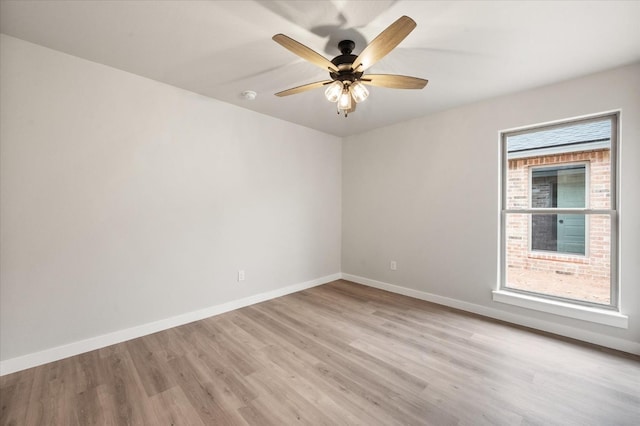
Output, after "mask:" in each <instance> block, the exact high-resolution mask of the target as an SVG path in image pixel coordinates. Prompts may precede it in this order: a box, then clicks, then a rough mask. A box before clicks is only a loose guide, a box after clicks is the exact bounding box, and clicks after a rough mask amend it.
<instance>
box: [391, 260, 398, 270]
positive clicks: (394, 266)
mask: <svg viewBox="0 0 640 426" xmlns="http://www.w3.org/2000/svg"><path fill="white" fill-rule="evenodd" d="M389 269H391V270H392V271H395V270H396V269H398V263H397V262H396V261H395V260H392V261H391V263H390V264H389Z"/></svg>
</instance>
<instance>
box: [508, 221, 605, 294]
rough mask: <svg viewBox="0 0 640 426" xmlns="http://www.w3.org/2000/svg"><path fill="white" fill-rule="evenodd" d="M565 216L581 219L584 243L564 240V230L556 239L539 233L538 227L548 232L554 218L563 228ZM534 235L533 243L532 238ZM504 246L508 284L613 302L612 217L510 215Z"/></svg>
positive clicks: (519, 288)
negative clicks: (611, 286) (611, 287)
mask: <svg viewBox="0 0 640 426" xmlns="http://www.w3.org/2000/svg"><path fill="white" fill-rule="evenodd" d="M560 220H564V221H565V223H566V221H570V222H581V223H582V226H583V231H582V233H581V238H582V243H581V244H577V245H576V243H571V242H570V241H569V242H564V243H563V240H562V239H563V238H565V236H563V235H561V234H560V232H558V233H557V234H556V238H555V239H554V238H553V237H549V238H543V237H541V236H538V237H536V236H535V235H536V233H537V231H538V230H539V229H538V227H542V228H544V232H548V231H549V229H552V228H553V223H554V222H555V223H556V226H557V227H559V226H560V223H559V222H560ZM530 225H531V233H530V232H529V226H530ZM529 235H531V236H532V237H531V239H532V241H529ZM530 244H531V250H530V249H529V247H530ZM562 244H564V247H563V246H562ZM554 246H555V249H554ZM575 247H580V249H576V248H575ZM505 248H506V250H505V261H506V279H505V286H506V287H507V288H512V289H518V290H525V291H531V292H535V293H541V294H546V295H551V296H557V297H563V298H567V299H575V300H581V301H586V302H593V303H599V304H604V305H608V304H610V302H611V300H610V294H611V291H610V282H611V275H610V273H611V259H610V254H611V220H610V217H609V215H585V214H569V215H549V214H513V213H508V214H507V215H506V247H505Z"/></svg>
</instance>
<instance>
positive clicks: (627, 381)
mask: <svg viewBox="0 0 640 426" xmlns="http://www.w3.org/2000/svg"><path fill="white" fill-rule="evenodd" d="M0 390H1V403H2V415H1V418H0V420H1V423H2V424H3V425H14V424H15V425H47V424H55V425H92V424H99V425H128V424H135V425H137V424H149V425H234V424H254V425H292V424H296V425H297V424H312V425H321V424H326V425H340V424H360V425H395V424H404V425H407V424H408V425H419V424H433V425H450V424H451V425H455V424H465V425H482V424H497V425H519V424H527V425H534V424H539V425H554V424H557V425H624V424H627V425H632V424H634V425H638V424H640V358H639V357H633V356H630V355H625V354H622V353H619V352H615V351H611V350H604V349H602V348H598V347H595V346H590V345H586V344H581V343H577V342H573V341H570V340H568V339H560V338H556V337H553V336H550V335H545V334H542V333H535V332H532V331H530V330H526V329H523V328H518V327H514V326H510V325H507V324H504V323H500V322H497V321H492V320H488V319H485V318H482V317H479V316H475V315H471V314H466V313H462V312H460V311H456V310H453V309H448V308H444V307H442V306H438V305H434V304H430V303H427V302H423V301H419V300H415V299H411V298H408V297H404V296H399V295H395V294H391V293H387V292H383V291H380V290H375V289H371V288H367V287H363V286H359V285H357V284H353V283H349V282H346V281H336V282H333V283H330V284H326V285H323V286H320V287H315V288H312V289H310V290H306V291H302V292H299V293H295V294H291V295H288V296H285V297H281V298H279V299H274V300H271V301H268V302H264V303H260V304H257V305H253V306H251V307H247V308H243V309H239V310H236V311H233V312H229V313H226V314H223V315H219V316H216V317H213V318H209V319H206V320H202V321H198V322H195V323H192V324H188V325H185V326H181V327H177V328H174V329H170V330H167V331H163V332H160V333H156V334H153V335H150V336H146V337H142V338H139V339H135V340H132V341H129V342H125V343H121V344H117V345H114V346H110V347H107V348H104V349H101V350H97V351H93V352H89V353H86V354H83V355H79V356H75V357H72V358H68V359H65V360H61V361H57V362H53V363H50V364H47V365H43V366H40V367H36V368H32V369H29V370H25V371H22V372H18V373H15V374H11V375H7V376H4V377H2V378H1V379H0Z"/></svg>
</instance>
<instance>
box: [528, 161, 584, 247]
mask: <svg viewBox="0 0 640 426" xmlns="http://www.w3.org/2000/svg"><path fill="white" fill-rule="evenodd" d="M553 154H555V153H544V154H541V155H553ZM570 164H572V165H573V164H581V165H583V166H584V173H585V176H584V179H585V182H584V191H585V197H584V199H585V208H584V209H578V210H579V211H580V212H582V211H583V210H587V209H589V207H590V206H591V197H589V194H590V193H591V168H590V167H589V166H590V163H589V162H588V161H573V162H570V163H563V164H562V165H563V166H564V165H570ZM559 166H560V164H554V165H551V166H533V167H529V170H528V171H527V173H528V174H529V184H528V185H527V194H528V197H529V208H530V209H531V211H535V212H538V213H539V212H540V211H541V210H543V209H541V208H539V207H533V206H532V205H531V204H532V202H533V194H532V193H531V191H532V184H531V183H532V182H533V171H534V170H543V169H557V168H558V167H559ZM550 209H553V210H555V211H558V210H560V209H558V207H550ZM532 222H533V215H531V217H530V218H529V235H532V232H531V231H532ZM588 242H589V215H587V216H586V217H585V235H584V254H576V253H563V252H558V251H556V252H551V253H553V255H554V256H556V257H558V258H565V259H572V258H578V259H588V258H589V244H588ZM528 250H529V252H528V254H529V255H533V256H536V255H543V254H547V253H550V252H547V251H545V250H534V249H533V238H530V239H529V247H528Z"/></svg>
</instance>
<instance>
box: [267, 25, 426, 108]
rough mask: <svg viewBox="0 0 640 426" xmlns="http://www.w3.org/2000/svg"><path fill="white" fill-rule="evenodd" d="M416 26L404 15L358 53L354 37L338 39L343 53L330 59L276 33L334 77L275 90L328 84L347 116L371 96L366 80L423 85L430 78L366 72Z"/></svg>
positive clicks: (404, 86)
mask: <svg viewBox="0 0 640 426" xmlns="http://www.w3.org/2000/svg"><path fill="white" fill-rule="evenodd" d="M415 27H416V23H415V21H414V20H413V19H411V18H409V17H408V16H402V17H400V18H399V19H398V20H397V21H395V22H394V23H393V24H391V25H389V26H388V27H387V28H386V29H385V30H384V31H382V32H381V33H380V34H379V35H378V36H377V37H376V38H375V39H373V41H372V42H371V43H369V45H368V46H367V47H365V49H364V50H363V51H362V53H360V55H357V56H356V55H354V54H352V53H351V52H352V51H353V49H354V48H355V43H354V42H353V41H351V40H342V41H341V42H340V43H338V48H339V49H340V52H342V54H341V55H338V56H336V57H335V58H333V59H332V60H331V61H329V60H328V59H327V58H325V57H324V56H322V55H320V54H319V53H317V52H315V51H314V50H312V49H310V48H308V47H307V46H305V45H303V44H301V43H299V42H297V41H295V40H293V39H292V38H289V37H287V36H286V35H284V34H276V35H274V36H273V40H274V41H275V42H276V43H278V44H280V45H281V46H283V47H284V48H286V49H288V50H290V51H291V52H293V53H294V54H296V55H298V56H300V57H301V58H302V59H305V60H307V61H309V62H311V63H312V64H314V65H316V66H319V67H320V68H322V69H324V70H325V71H328V72H329V77H331V80H324V81H317V82H315V83H309V84H304V85H302V86H298V87H294V88H291V89H287V90H283V91H282V92H278V93H276V96H289V95H294V94H296V93H301V92H306V91H307V90H311V89H316V88H318V87H323V86H327V88H326V89H325V92H324V95H325V97H326V98H327V100H328V101H329V102H334V103H337V107H338V114H340V113H341V112H342V113H343V114H344V116H345V117H347V115H348V113H350V112H353V111H355V105H356V103H360V102H363V101H364V100H366V99H367V97H368V96H369V90H367V88H366V87H365V86H364V85H365V84H367V85H369V86H378V87H388V88H392V89H422V88H424V87H425V86H426V85H427V83H428V80H425V79H422V78H417V77H408V76H404V75H392V74H369V75H367V76H366V77H365V76H364V71H365V70H366V69H367V68H369V67H371V66H372V65H373V64H375V63H376V62H378V61H379V60H380V59H382V58H383V57H384V56H385V55H387V54H388V53H389V52H391V51H392V50H393V49H394V48H395V47H396V46H397V45H398V44H400V42H401V41H402V40H404V39H405V37H407V36H408V35H409V33H410V32H411V31H413V29H414V28H415Z"/></svg>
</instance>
